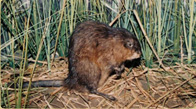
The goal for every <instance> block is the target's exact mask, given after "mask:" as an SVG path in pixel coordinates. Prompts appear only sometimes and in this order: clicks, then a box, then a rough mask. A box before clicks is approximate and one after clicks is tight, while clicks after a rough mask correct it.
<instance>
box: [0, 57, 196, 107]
mask: <svg viewBox="0 0 196 109" xmlns="http://www.w3.org/2000/svg"><path fill="white" fill-rule="evenodd" d="M167 69H168V70H167V71H164V70H163V69H160V68H146V67H145V66H142V65H141V66H139V67H137V68H134V69H133V70H132V72H131V73H128V72H129V69H126V70H125V72H124V73H123V74H122V78H120V79H118V80H116V79H115V75H113V76H112V77H110V78H109V79H108V81H107V82H106V83H105V84H104V85H103V86H102V87H100V88H99V89H98V90H99V91H101V92H103V93H107V94H109V95H113V96H115V97H116V98H117V99H118V101H116V102H111V101H108V100H106V99H104V98H102V97H100V96H97V95H94V94H85V93H79V92H77V91H70V90H67V89H64V88H62V87H60V88H32V89H31V92H30V96H29V97H30V98H29V104H28V107H36V108H44V107H47V108H62V107H66V108H92V107H96V108H124V107H125V108H145V107H147V108H152V107H153V108H182V107H186V108H189V107H194V106H195V97H196V91H195V90H196V88H195V86H196V80H195V76H196V70H195V69H196V65H195V64H192V65H182V64H179V63H176V65H175V66H171V67H167ZM30 70H31V67H30V66H29V68H28V69H27V70H26V73H25V77H24V79H25V80H27V81H28V80H29V73H28V72H29V71H30ZM11 72H13V70H12V69H11V68H7V69H6V70H3V74H2V75H3V78H2V82H3V83H7V82H9V81H12V80H11V76H12V74H13V73H11ZM67 73H68V65H67V61H66V60H61V59H57V60H55V62H54V63H53V65H52V69H51V71H50V72H49V71H47V65H43V66H37V68H36V71H35V74H34V77H33V81H37V80H49V79H63V78H66V76H67ZM127 74H129V75H127ZM10 90H12V89H10ZM23 93H24V94H25V90H24V92H23ZM9 96H10V101H11V104H12V105H15V104H14V103H15V102H14V100H15V99H16V98H14V93H11V94H10V95H9ZM23 100H24V99H23Z"/></svg>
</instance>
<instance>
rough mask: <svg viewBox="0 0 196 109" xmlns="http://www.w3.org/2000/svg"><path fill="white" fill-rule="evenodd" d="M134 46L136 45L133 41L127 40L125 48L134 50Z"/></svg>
mask: <svg viewBox="0 0 196 109" xmlns="http://www.w3.org/2000/svg"><path fill="white" fill-rule="evenodd" d="M133 45H134V43H133V41H132V40H125V44H124V46H125V47H126V48H130V49H132V48H133Z"/></svg>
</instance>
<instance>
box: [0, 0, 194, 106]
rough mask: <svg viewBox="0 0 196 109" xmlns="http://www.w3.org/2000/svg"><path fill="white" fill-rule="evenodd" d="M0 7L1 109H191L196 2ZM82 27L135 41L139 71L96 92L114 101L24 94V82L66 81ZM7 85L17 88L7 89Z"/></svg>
mask: <svg viewBox="0 0 196 109" xmlns="http://www.w3.org/2000/svg"><path fill="white" fill-rule="evenodd" d="M0 7H1V10H0V13H1V16H0V18H1V21H0V24H1V27H0V29H1V31H0V34H1V39H0V48H1V50H0V54H1V57H0V64H1V67H0V72H1V73H0V79H1V82H0V87H1V89H2V90H0V91H1V99H0V101H1V107H4V108H9V107H10V108H26V107H33V106H35V107H40V108H44V107H47V108H53V107H55V108H58V107H59V108H62V107H67V108H91V107H105V108H122V107H127V108H133V107H134V108H141V107H156V108H163V107H168V108H175V107H187V108H188V107H194V106H195V88H194V87H195V73H196V72H195V68H196V65H195V64H196V25H195V23H196V2H195V0H157V1H154V0H43V1H42V0H41V1H40V0H2V1H1V2H0ZM86 20H96V21H100V22H103V23H106V24H109V25H110V26H112V27H120V28H126V29H127V30H129V31H130V32H132V33H134V34H135V35H136V37H137V38H138V39H139V41H140V44H141V47H142V58H141V65H140V66H138V67H137V68H133V69H132V68H130V69H126V71H125V72H124V75H123V76H122V78H121V79H119V80H116V79H112V78H115V76H113V77H111V78H110V79H109V80H108V82H107V83H106V84H105V85H104V86H103V87H101V88H99V90H101V91H103V92H105V93H109V94H111V95H114V96H115V97H116V98H118V101H117V102H110V101H107V100H105V99H103V98H101V97H98V96H95V95H88V94H81V93H78V92H72V91H62V90H60V91H58V92H57V93H54V92H55V91H57V89H48V88H38V89H39V90H37V89H34V88H33V89H31V88H30V87H28V88H27V89H22V87H21V86H22V84H23V81H30V83H31V81H35V80H40V79H41V80H44V79H50V77H53V79H61V77H66V74H67V72H68V71H67V66H68V65H67V59H66V57H67V55H68V46H69V37H70V36H71V34H72V32H73V31H74V28H75V27H76V26H77V24H78V23H80V22H83V21H86ZM62 57H63V59H62ZM59 58H61V59H59ZM62 60H63V61H62ZM59 62H60V63H61V64H58V63H59ZM8 82H13V84H16V83H19V86H20V88H18V89H17V88H14V89H11V88H9V86H7V83H8ZM48 91H52V92H51V93H53V94H52V95H51V93H48ZM69 92H70V93H69ZM56 103H58V104H59V105H55V104H56Z"/></svg>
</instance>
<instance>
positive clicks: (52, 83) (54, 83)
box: [8, 80, 64, 88]
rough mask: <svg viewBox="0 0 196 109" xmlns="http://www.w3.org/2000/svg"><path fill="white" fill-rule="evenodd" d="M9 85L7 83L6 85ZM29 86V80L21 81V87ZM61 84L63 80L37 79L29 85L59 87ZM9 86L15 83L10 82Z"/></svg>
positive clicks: (12, 86)
mask: <svg viewBox="0 0 196 109" xmlns="http://www.w3.org/2000/svg"><path fill="white" fill-rule="evenodd" d="M8 86H9V85H8ZM28 86H29V82H23V85H22V87H23V88H26V87H28ZM61 86H64V85H63V80H39V81H32V83H31V87H61ZM10 87H11V88H14V87H15V85H14V84H11V85H10ZM18 87H19V85H18V84H16V88H18Z"/></svg>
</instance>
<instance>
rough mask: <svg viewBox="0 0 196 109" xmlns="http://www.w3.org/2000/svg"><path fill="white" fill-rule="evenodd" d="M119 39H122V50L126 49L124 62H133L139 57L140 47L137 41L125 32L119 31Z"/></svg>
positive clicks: (133, 36)
mask: <svg viewBox="0 0 196 109" xmlns="http://www.w3.org/2000/svg"><path fill="white" fill-rule="evenodd" d="M120 31H121V37H122V38H123V44H124V49H126V51H127V52H126V60H130V61H131V60H134V59H138V58H140V57H141V54H142V52H141V46H140V43H139V41H138V39H137V38H136V37H135V35H133V34H132V33H130V32H128V31H127V30H124V29H121V30H120Z"/></svg>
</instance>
